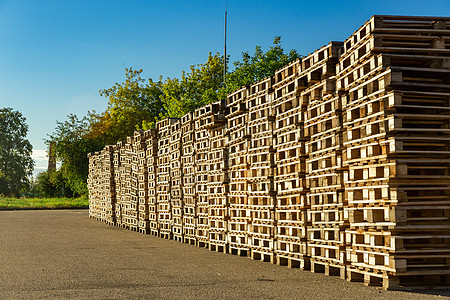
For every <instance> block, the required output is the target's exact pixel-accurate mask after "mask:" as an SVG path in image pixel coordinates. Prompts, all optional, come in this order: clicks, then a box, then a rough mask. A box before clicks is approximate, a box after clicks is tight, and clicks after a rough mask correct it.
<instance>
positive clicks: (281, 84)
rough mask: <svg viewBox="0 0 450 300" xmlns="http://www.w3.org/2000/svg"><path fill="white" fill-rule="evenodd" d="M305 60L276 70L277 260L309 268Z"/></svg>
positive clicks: (274, 85)
mask: <svg viewBox="0 0 450 300" xmlns="http://www.w3.org/2000/svg"><path fill="white" fill-rule="evenodd" d="M300 70H301V61H300V60H296V61H294V62H292V63H291V64H289V65H287V66H285V67H283V68H281V69H280V70H278V71H277V72H275V76H274V84H273V92H272V93H271V96H272V97H273V101H272V105H273V108H274V114H275V128H274V134H276V143H275V150H276V155H277V156H276V163H277V173H276V175H275V183H276V189H277V207H276V220H277V230H276V233H275V238H276V241H275V243H276V245H275V246H276V247H275V253H276V256H277V263H278V264H280V265H288V266H290V267H297V268H299V267H301V268H303V269H308V268H309V257H308V253H307V248H306V246H307V244H306V225H307V223H306V210H307V208H308V206H307V204H306V203H307V201H306V195H307V187H306V181H305V174H306V154H305V133H304V128H303V111H304V110H305V108H306V106H305V105H302V102H301V101H300V98H299V92H301V91H302V89H304V88H306V86H305V85H304V84H303V83H302V82H299V80H298V74H299V72H300Z"/></svg>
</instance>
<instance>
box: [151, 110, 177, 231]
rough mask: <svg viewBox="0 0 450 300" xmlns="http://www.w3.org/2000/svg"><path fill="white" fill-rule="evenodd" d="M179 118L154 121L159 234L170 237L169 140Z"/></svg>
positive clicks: (171, 220)
mask: <svg viewBox="0 0 450 300" xmlns="http://www.w3.org/2000/svg"><path fill="white" fill-rule="evenodd" d="M178 120H179V119H176V118H168V119H164V120H161V121H158V122H157V123H156V130H157V131H158V134H159V139H158V172H157V177H156V196H157V204H158V208H157V210H158V224H159V236H160V237H163V238H166V239H171V238H172V225H173V219H172V207H171V201H170V199H171V177H170V175H171V173H170V167H171V161H170V159H171V156H170V141H171V136H172V134H171V132H172V125H173V124H174V123H176V122H178Z"/></svg>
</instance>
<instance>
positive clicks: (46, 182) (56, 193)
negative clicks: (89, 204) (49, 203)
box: [35, 170, 73, 197]
mask: <svg viewBox="0 0 450 300" xmlns="http://www.w3.org/2000/svg"><path fill="white" fill-rule="evenodd" d="M35 184H36V188H35V190H36V192H38V193H39V196H40V197H61V196H63V197H72V196H73V192H72V190H71V189H70V187H69V186H68V184H67V181H66V179H65V178H64V174H63V173H62V171H61V170H58V171H45V172H41V173H39V174H38V176H37V178H36V183H35Z"/></svg>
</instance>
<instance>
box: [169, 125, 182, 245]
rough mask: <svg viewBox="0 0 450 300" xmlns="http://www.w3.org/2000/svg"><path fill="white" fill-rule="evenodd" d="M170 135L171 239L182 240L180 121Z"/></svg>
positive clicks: (173, 127) (173, 126)
mask: <svg viewBox="0 0 450 300" xmlns="http://www.w3.org/2000/svg"><path fill="white" fill-rule="evenodd" d="M171 126H172V128H171V137H170V180H171V186H170V193H171V197H170V203H171V205H170V206H171V208H172V222H173V223H172V232H173V239H174V240H176V241H178V242H183V207H184V197H183V165H182V161H181V154H182V150H183V148H182V144H181V135H182V133H181V122H180V120H178V121H176V122H175V123H173V124H172V125H171Z"/></svg>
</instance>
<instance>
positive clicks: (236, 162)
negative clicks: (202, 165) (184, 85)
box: [226, 87, 251, 256]
mask: <svg viewBox="0 0 450 300" xmlns="http://www.w3.org/2000/svg"><path fill="white" fill-rule="evenodd" d="M247 94H248V88H247V87H243V88H242V89H239V90H237V91H236V92H234V93H231V94H230V95H228V97H227V103H226V107H227V110H228V115H227V133H228V136H229V140H228V143H227V146H228V153H229V154H228V168H229V169H228V180H229V191H228V202H229V217H230V219H229V221H228V247H229V252H230V253H231V254H235V255H241V256H250V246H249V239H248V226H249V224H250V217H251V216H250V210H249V203H248V194H249V192H248V182H247V176H248V172H249V159H248V150H249V148H250V134H249V128H248V114H247V112H248V109H247Z"/></svg>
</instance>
